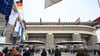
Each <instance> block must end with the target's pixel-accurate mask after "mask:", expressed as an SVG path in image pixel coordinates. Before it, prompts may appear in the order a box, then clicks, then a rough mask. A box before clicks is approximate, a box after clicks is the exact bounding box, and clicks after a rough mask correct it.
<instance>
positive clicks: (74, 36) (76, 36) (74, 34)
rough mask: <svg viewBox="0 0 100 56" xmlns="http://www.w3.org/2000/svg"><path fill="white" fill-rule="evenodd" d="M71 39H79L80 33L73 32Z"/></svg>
mask: <svg viewBox="0 0 100 56" xmlns="http://www.w3.org/2000/svg"><path fill="white" fill-rule="evenodd" d="M72 39H73V41H81V35H80V34H79V33H73V35H72Z"/></svg>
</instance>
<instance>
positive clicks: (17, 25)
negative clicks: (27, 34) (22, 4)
mask: <svg viewBox="0 0 100 56" xmlns="http://www.w3.org/2000/svg"><path fill="white" fill-rule="evenodd" d="M19 27H20V22H19V21H17V24H16V27H15V29H14V31H15V32H18V31H19Z"/></svg>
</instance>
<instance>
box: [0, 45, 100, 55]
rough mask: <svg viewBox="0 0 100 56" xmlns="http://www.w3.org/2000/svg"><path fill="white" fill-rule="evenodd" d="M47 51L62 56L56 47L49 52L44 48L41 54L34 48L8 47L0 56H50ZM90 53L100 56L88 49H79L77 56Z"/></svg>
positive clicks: (99, 53) (99, 52)
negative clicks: (36, 54)
mask: <svg viewBox="0 0 100 56" xmlns="http://www.w3.org/2000/svg"><path fill="white" fill-rule="evenodd" d="M37 51H38V52H37ZM47 51H48V54H49V55H50V56H61V49H59V48H58V46H56V48H55V49H53V48H51V49H48V50H46V49H45V48H43V49H41V52H40V50H39V49H37V50H36V49H35V48H34V47H32V48H30V47H26V48H24V49H22V50H21V49H20V48H19V47H12V49H8V47H6V48H4V49H3V50H2V52H0V56H34V53H38V54H41V56H47V55H48V54H47ZM90 52H91V53H92V54H93V55H96V53H98V56H100V51H96V50H91V51H89V50H87V49H79V50H77V52H76V54H75V55H76V56H89V53H90ZM70 53H71V52H70ZM71 54H74V53H71ZM90 56H91V55H90Z"/></svg>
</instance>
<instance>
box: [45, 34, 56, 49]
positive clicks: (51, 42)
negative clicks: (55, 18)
mask: <svg viewBox="0 0 100 56" xmlns="http://www.w3.org/2000/svg"><path fill="white" fill-rule="evenodd" d="M54 47H55V45H54V35H53V34H52V33H48V34H47V36H46V48H47V49H48V48H54Z"/></svg>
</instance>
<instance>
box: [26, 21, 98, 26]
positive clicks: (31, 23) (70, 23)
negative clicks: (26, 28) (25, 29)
mask: <svg viewBox="0 0 100 56" xmlns="http://www.w3.org/2000/svg"><path fill="white" fill-rule="evenodd" d="M98 23H99V22H80V23H77V22H60V23H59V22H42V23H40V22H26V25H87V26H95V25H97V24H98Z"/></svg>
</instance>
